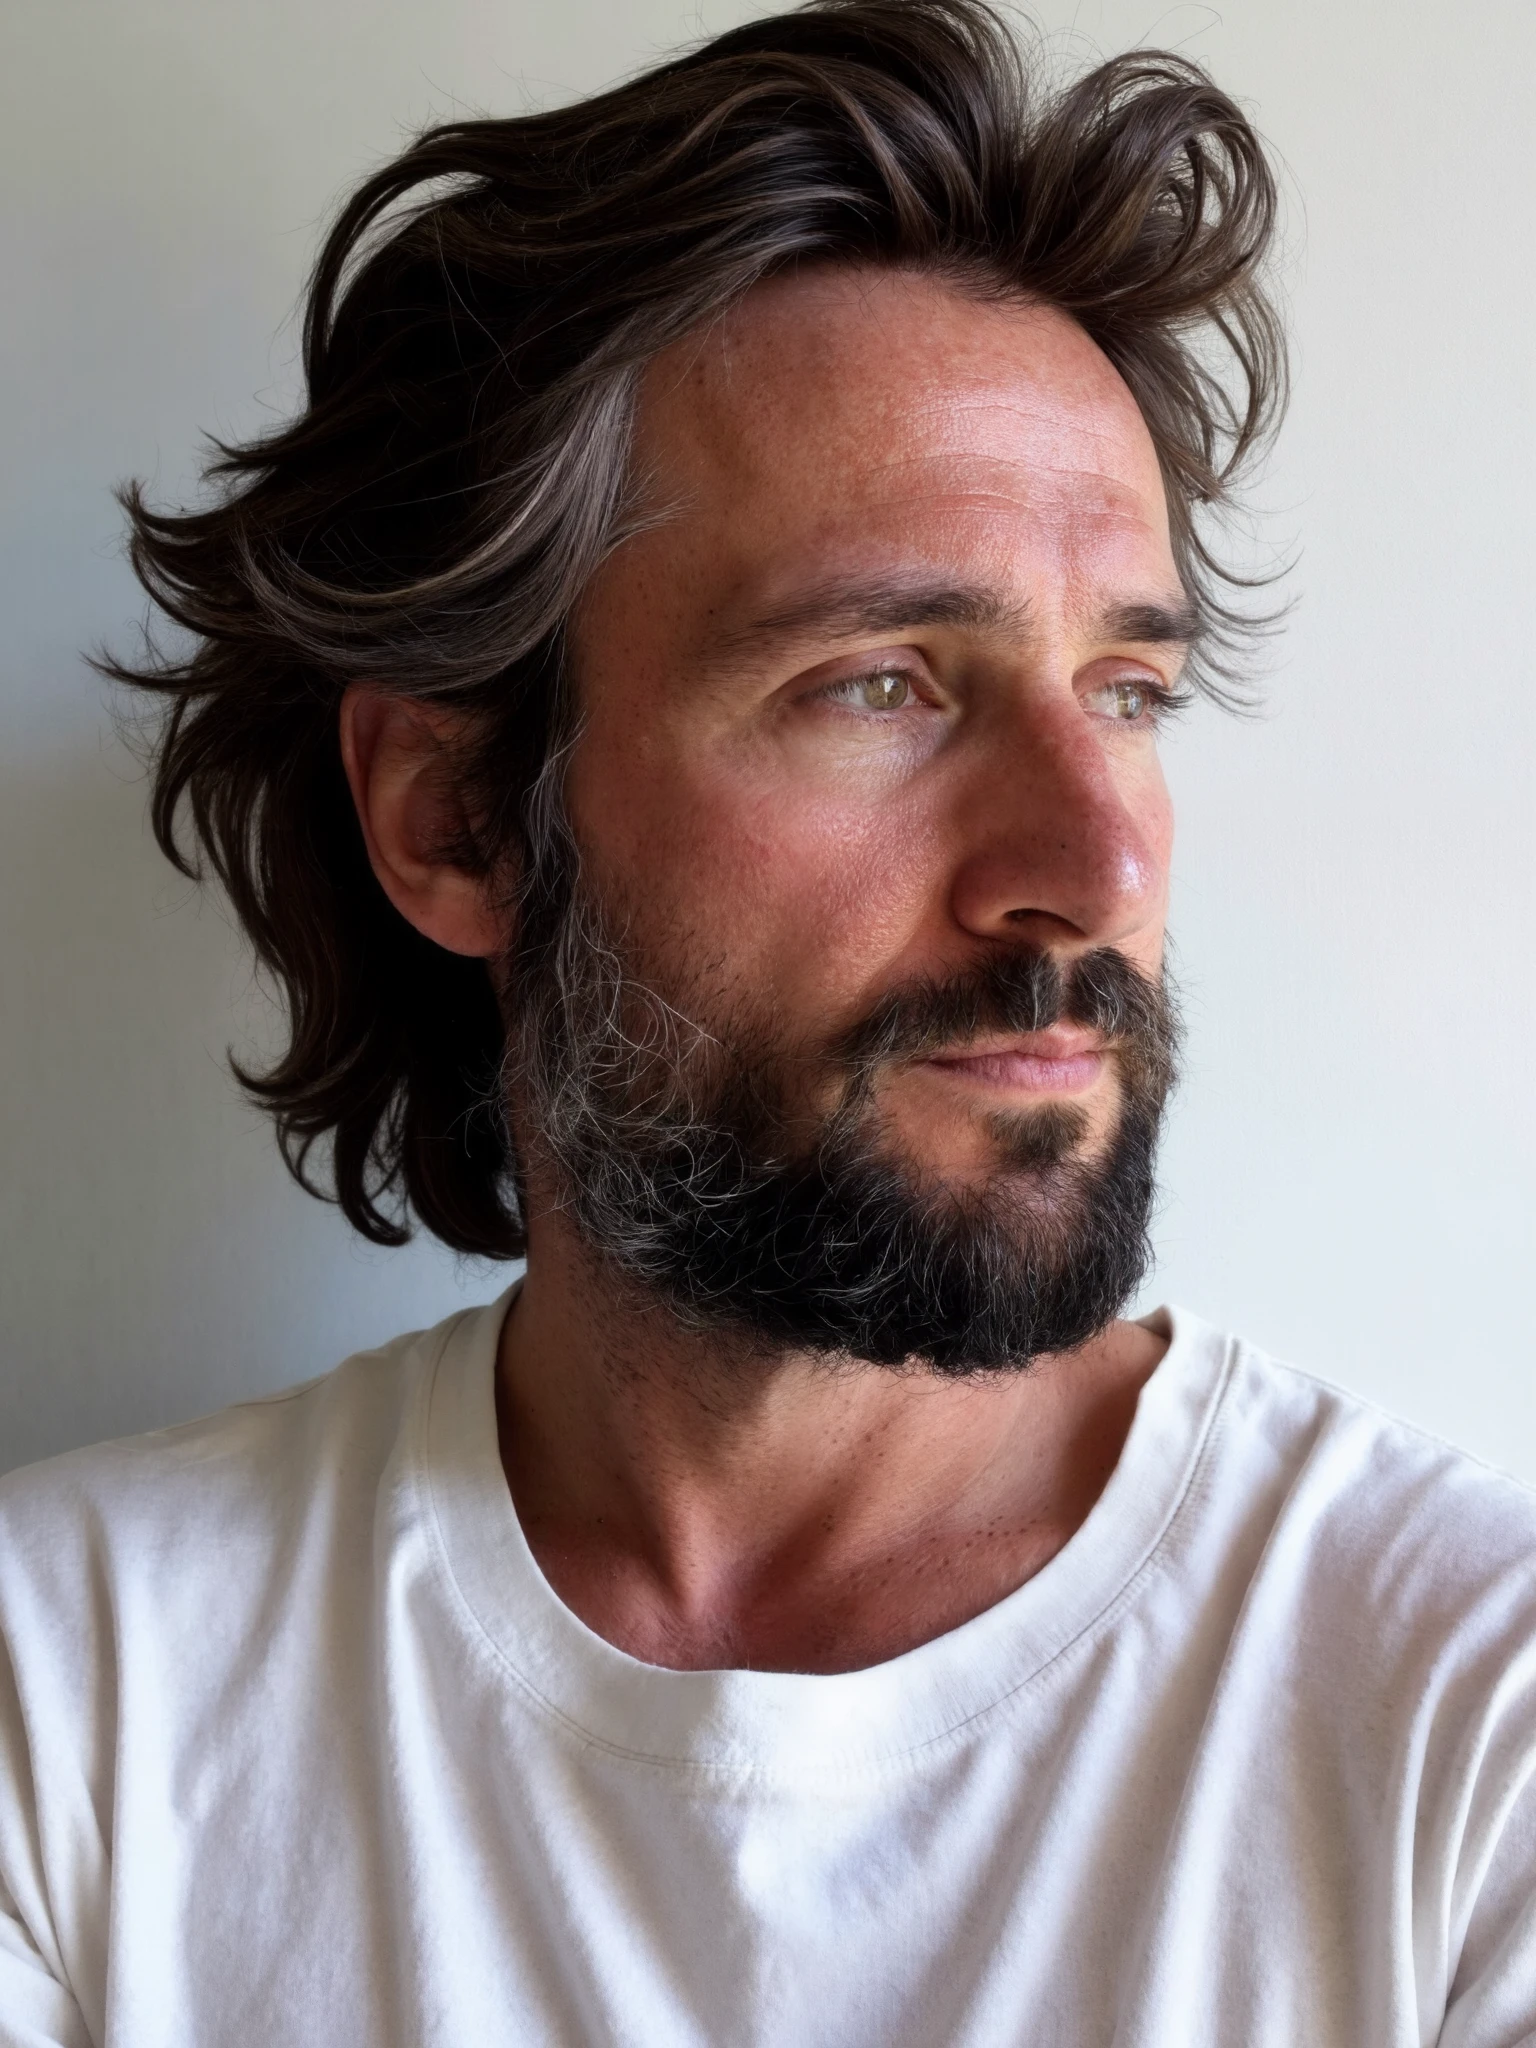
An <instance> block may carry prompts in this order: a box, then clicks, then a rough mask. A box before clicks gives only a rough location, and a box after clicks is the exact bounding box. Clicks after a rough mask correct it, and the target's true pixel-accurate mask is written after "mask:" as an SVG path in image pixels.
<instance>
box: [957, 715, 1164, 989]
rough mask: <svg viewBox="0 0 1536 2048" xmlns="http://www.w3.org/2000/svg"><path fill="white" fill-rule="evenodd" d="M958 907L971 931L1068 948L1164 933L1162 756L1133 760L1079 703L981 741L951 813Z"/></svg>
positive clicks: (1014, 722)
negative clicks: (956, 843)
mask: <svg viewBox="0 0 1536 2048" xmlns="http://www.w3.org/2000/svg"><path fill="white" fill-rule="evenodd" d="M955 815H956V828H957V831H958V833H959V835H960V843H961V846H962V848H963V853H962V857H961V861H960V864H959V867H958V869H957V871H956V874H955V880H954V886H953V894H952V910H953V914H954V916H955V918H956V920H957V922H958V923H959V924H960V925H962V926H963V927H964V928H965V929H966V930H967V931H969V932H972V933H975V934H976V935H977V936H979V937H984V938H989V939H1013V940H1027V941H1029V942H1030V943H1031V944H1035V945H1041V946H1048V947H1052V948H1057V949H1059V948H1061V947H1063V946H1066V947H1068V948H1070V949H1072V950H1077V949H1080V948H1081V949H1086V948H1088V947H1093V946H1121V945H1124V944H1125V943H1126V942H1127V941H1128V940H1130V939H1131V938H1132V937H1134V936H1135V935H1136V934H1138V933H1143V932H1146V931H1147V930H1148V929H1149V928H1151V927H1153V926H1157V927H1158V928H1159V929H1160V927H1161V921H1162V917H1163V911H1164V905H1165V902H1166V894H1167V871H1168V851H1169V840H1170V836H1171V835H1170V818H1169V806H1168V798H1167V792H1166V789H1165V787H1164V784H1163V780H1162V775H1161V772H1160V771H1159V770H1158V768H1157V766H1156V762H1155V757H1152V756H1151V755H1150V750H1149V751H1148V753H1147V754H1145V755H1141V754H1139V753H1138V754H1137V755H1136V756H1134V757H1127V756H1126V755H1124V754H1122V752H1121V751H1120V750H1117V749H1116V748H1115V747H1114V746H1113V744H1112V743H1108V742H1107V741H1106V737H1105V735H1104V733H1103V731H1102V729H1101V726H1100V721H1098V720H1096V719H1095V718H1093V717H1091V716H1090V715H1089V714H1088V713H1086V712H1085V711H1084V710H1083V708H1082V706H1081V704H1080V703H1079V702H1078V700H1077V698H1076V696H1075V695H1073V694H1072V693H1070V692H1062V693H1061V694H1060V696H1059V697H1055V698H1053V700H1052V701H1051V702H1050V703H1049V704H1044V705H1042V704H1038V703H1037V704H1034V705H1031V706H1029V707H1028V708H1027V709H1024V708H1020V709H1019V710H1018V711H1017V712H1016V714H1015V715H1014V716H1013V717H1012V719H1011V720H1010V723H1009V726H1008V729H1007V731H1006V733H1002V732H998V731H995V730H994V731H993V732H992V733H990V734H988V735H987V737H986V740H985V741H984V742H983V743H981V744H979V745H978V747H977V750H976V759H975V762H974V765H973V770H972V773H971V774H970V775H969V776H968V777H966V778H965V782H964V787H963V788H962V789H961V791H960V792H959V801H958V803H957V808H956V814H955Z"/></svg>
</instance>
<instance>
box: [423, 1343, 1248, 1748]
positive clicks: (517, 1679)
mask: <svg viewBox="0 0 1536 2048" xmlns="http://www.w3.org/2000/svg"><path fill="white" fill-rule="evenodd" d="M469 1313H473V1311H469ZM456 1327H457V1325H456V1324H455V1325H454V1328H456ZM452 1335H453V1329H452V1328H451V1329H450V1330H449V1331H448V1332H447V1333H445V1335H444V1338H443V1342H442V1344H441V1345H440V1346H439V1348H438V1351H437V1355H436V1357H435V1358H434V1359H433V1360H432V1361H431V1362H430V1364H429V1366H428V1369H427V1371H426V1372H425V1373H424V1374H423V1397H422V1405H421V1411H420V1416H419V1420H418V1430H419V1432H420V1434H419V1436H418V1440H417V1443H416V1445H415V1448H414V1453H413V1465H414V1469H413V1473H412V1478H413V1482H414V1483H415V1484H416V1486H417V1487H418V1488H419V1489H420V1490H421V1492H422V1495H423V1497H424V1505H425V1509H426V1520H427V1524H428V1529H429V1534H430V1539H431V1543H432V1547H433V1550H434V1552H435V1554H436V1558H437V1562H438V1565H439V1568H440V1569H441V1571H442V1573H443V1575H444V1577H445V1578H446V1580H447V1582H448V1585H449V1586H450V1588H451V1589H452V1593H453V1596H454V1599H455V1601H456V1603H457V1604H458V1606H459V1607H460V1608H461V1609H462V1611H463V1614H464V1616H465V1618H466V1619H467V1621H468V1623H469V1624H470V1631H471V1636H472V1639H473V1641H474V1643H475V1645H476V1648H477V1650H478V1651H479V1653H480V1654H481V1655H482V1656H483V1657H488V1658H489V1660H490V1662H491V1664H492V1666H493V1667H494V1669H495V1670H496V1671H498V1672H500V1673H502V1674H504V1675H505V1676H506V1677H509V1678H511V1679H512V1681H513V1682H514V1684H515V1685H516V1686H517V1688H518V1690H519V1691H520V1692H521V1693H523V1694H524V1695H525V1696H526V1697H527V1698H528V1699H529V1700H530V1701H531V1702H532V1704H533V1706H534V1707H535V1708H536V1709H537V1710H538V1711H539V1712H540V1713H541V1714H542V1715H543V1716H544V1717H545V1718H547V1719H548V1720H550V1721H552V1722H554V1723H555V1724H556V1725H557V1726H558V1727H559V1728H560V1729H561V1730H562V1731H564V1732H565V1733H566V1734H568V1735H570V1736H573V1737H574V1738H575V1739H576V1741H577V1743H578V1744H579V1745H580V1746H581V1747H582V1748H585V1749H596V1750H600V1751H602V1752H603V1753H604V1754H605V1755H608V1756H611V1757H613V1758H614V1759H615V1760H617V1761H619V1762H623V1763H635V1764H645V1765H648V1766H649V1767H650V1768H652V1769H654V1770H662V1771H670V1772H674V1773H677V1774H679V1775H681V1776H687V1777H693V1778H698V1779H704V1780H714V1781H719V1782H730V1783H732V1784H736V1785H742V1786H746V1785H751V1784H753V1783H782V1782H786V1781H790V1780H793V1779H811V1778H817V1777H825V1776H828V1775H831V1774H833V1773H840V1774H844V1775H846V1774H847V1773H848V1772H849V1771H858V1772H862V1773H867V1774H870V1775H874V1774H882V1773H888V1772H894V1771H896V1770H899V1769H901V1768H903V1767H906V1766H909V1765H910V1764H911V1763H912V1762H913V1761H914V1760H915V1759H917V1758H919V1757H921V1756H922V1755H923V1754H924V1752H926V1751H930V1750H933V1749H936V1748H938V1747H939V1746H940V1745H942V1744H945V1743H956V1742H959V1741H960V1740H962V1739H963V1738H964V1737H965V1736H966V1734H967V1733H968V1732H969V1731H971V1730H973V1729H974V1728H975V1726H976V1724H977V1723H978V1722H980V1721H983V1720H985V1719H986V1718H987V1716H989V1715H991V1714H994V1713H1000V1712H1001V1711H1003V1710H1004V1709H1005V1708H1007V1707H1009V1706H1010V1705H1012V1704H1014V1703H1015V1702H1017V1701H1018V1699H1019V1697H1020V1695H1021V1694H1023V1693H1025V1692H1026V1691H1027V1690H1028V1689H1029V1688H1030V1687H1031V1686H1033V1685H1035V1684H1037V1683H1038V1682H1039V1681H1040V1680H1041V1679H1043V1678H1044V1677H1045V1676H1046V1674H1047V1673H1048V1672H1050V1671H1052V1670H1053V1669H1054V1668H1055V1667H1056V1666H1057V1665H1058V1664H1059V1663H1060V1662H1061V1660H1062V1659H1063V1658H1064V1657H1065V1656H1067V1655H1068V1653H1069V1652H1070V1651H1072V1650H1073V1649H1075V1648H1076V1647H1077V1646H1078V1645H1079V1644H1080V1643H1082V1642H1084V1641H1085V1640H1087V1639H1089V1638H1091V1637H1092V1636H1094V1635H1095V1634H1097V1633H1100V1632H1102V1631H1103V1630H1104V1629H1105V1628H1107V1627H1109V1626H1111V1625H1112V1624H1113V1623H1114V1622H1115V1621H1116V1620H1118V1619H1119V1617H1120V1615H1121V1613H1122V1612H1123V1611H1124V1609H1125V1608H1126V1607H1127V1606H1128V1605H1129V1604H1130V1603H1131V1602H1132V1600H1133V1599H1134V1598H1135V1597H1137V1596H1138V1595H1139V1590H1140V1587H1141V1584H1142V1582H1143V1580H1144V1579H1145V1578H1146V1577H1147V1576H1148V1575H1149V1573H1150V1572H1151V1570H1152V1569H1153V1567H1154V1566H1155V1565H1156V1564H1157V1563H1158V1561H1159V1558H1160V1554H1161V1552H1162V1551H1163V1549H1164V1547H1165V1545H1166V1544H1167V1543H1168V1541H1169V1539H1170V1537H1171V1536H1172V1534H1173V1532H1174V1529H1175V1527H1176V1525H1177V1524H1178V1523H1179V1522H1180V1520H1181V1518H1182V1516H1183V1514H1184V1512H1185V1509H1186V1507H1187V1504H1188V1502H1189V1500H1190V1499H1191V1497H1192V1496H1193V1494H1194V1493H1195V1490H1196V1481H1197V1479H1198V1478H1199V1476H1200V1474H1201V1472H1202V1471H1203V1469H1204V1467H1205V1464H1206V1460H1207V1457H1208V1455H1209V1451H1210V1445H1211V1442H1212V1439H1213V1438H1214V1436H1215V1433H1216V1427H1217V1422H1218V1419H1219V1418H1220V1416H1221V1414H1222V1412H1223V1410H1224V1409H1225V1407H1226V1404H1227V1399H1228V1396H1229V1394H1230V1391H1231V1386H1232V1379H1233V1368H1234V1365H1235V1363H1236V1359H1237V1356H1238V1354H1239V1351H1240V1350H1241V1348H1242V1347H1241V1344H1240V1342H1239V1340H1238V1339H1236V1338H1234V1337H1232V1336H1224V1337H1223V1339H1222V1342H1223V1346H1224V1354H1223V1357H1222V1361H1221V1365H1220V1368H1219V1371H1218V1375H1217V1383H1216V1386H1215V1388H1214V1390H1213V1392H1212V1394H1211V1397H1210V1399H1209V1401H1208V1403H1207V1406H1206V1412H1205V1415H1204V1417H1203V1418H1202V1422H1201V1428H1200V1433H1199V1436H1198V1438H1197V1440H1196V1442H1195V1444H1194V1446H1193V1448H1192V1450H1191V1452H1190V1455H1189V1461H1188V1465H1187V1468H1186V1470H1185V1472H1184V1476H1183V1478H1182V1480H1181V1482H1180V1484H1179V1486H1178V1488H1177V1490H1176V1491H1175V1494H1174V1497H1173V1499H1172V1501H1171V1502H1170V1503H1169V1506H1168V1511H1167V1513H1166V1515H1165V1516H1164V1518H1163V1520H1162V1522H1161V1524H1160V1525H1159V1527H1158V1528H1157V1530H1156V1532H1155V1533H1154V1535H1153V1536H1152V1537H1151V1538H1150V1540H1149V1541H1148V1543H1147V1546H1146V1548H1145V1550H1144V1551H1143V1552H1142V1554H1141V1556H1140V1557H1139V1558H1138V1559H1137V1561H1136V1563H1135V1564H1134V1565H1133V1566H1132V1568H1131V1570H1130V1572H1129V1573H1128V1574H1127V1575H1126V1578H1125V1580H1124V1581H1123V1583H1122V1584H1121V1585H1120V1586H1119V1588H1118V1589H1117V1590H1116V1591H1115V1592H1114V1593H1113V1594H1112V1595H1111V1596H1110V1598H1109V1599H1108V1600H1107V1601H1106V1602H1105V1603H1104V1605H1103V1606H1102V1607H1101V1608H1100V1609H1099V1610H1098V1611H1097V1612H1096V1613H1095V1614H1093V1615H1091V1616H1090V1617H1089V1618H1088V1619H1087V1620H1086V1621H1084V1622H1083V1624H1082V1625H1081V1627H1079V1628H1077V1629H1075V1630H1074V1631H1073V1632H1072V1634H1071V1635H1070V1636H1068V1637H1067V1639H1066V1640H1065V1641H1064V1642H1062V1643H1059V1644H1057V1646H1056V1648H1055V1649H1054V1650H1052V1651H1051V1652H1050V1654H1049V1655H1048V1656H1047V1657H1045V1658H1044V1659H1043V1660H1042V1661H1041V1662H1040V1663H1039V1664H1037V1665H1036V1666H1035V1667H1034V1669H1033V1670H1031V1671H1029V1672H1028V1673H1027V1674H1026V1675H1025V1676H1024V1677H1023V1678H1021V1679H1019V1680H1018V1682H1017V1683H1016V1684H1014V1685H1011V1686H1009V1687H1008V1689H1007V1690H1006V1691H1005V1692H1002V1693H1000V1694H998V1696H997V1697H996V1698H995V1699H992V1700H989V1701H988V1702H987V1703H986V1705H985V1706H981V1707H978V1708H976V1709H975V1711H974V1712H972V1713H969V1714H966V1715H964V1716H963V1717H962V1718H961V1719H960V1720H958V1721H955V1722H953V1723H951V1724H950V1725H949V1726H948V1727H945V1728H941V1729H938V1730H936V1731H935V1732H934V1733H933V1734H931V1735H927V1736H924V1737H923V1738H922V1739H921V1740H920V1741H917V1742H914V1743H911V1744H909V1745H908V1746H907V1747H905V1748H903V1749H900V1750H896V1751H892V1752H889V1753H886V1754H883V1755H879V1756H864V1757H860V1756H858V1755H857V1754H856V1753H852V1754H850V1753H843V1754H840V1755H837V1756H833V1757H830V1758H828V1759H827V1761H826V1762H825V1763H822V1764H818V1765H814V1766H807V1767H805V1768H803V1769H801V1770H798V1771H782V1770H777V1769H774V1768H771V1767H767V1766H763V1765H754V1764H731V1763H704V1762H701V1761H699V1760H697V1759H695V1758H687V1757H670V1756H657V1755H655V1754H653V1753H652V1752H650V1751H648V1750H640V1749H631V1748H629V1747H628V1746H627V1745H625V1744H623V1743H617V1742H614V1741H612V1740H611V1739H610V1738H609V1737H607V1736H604V1735H599V1734H597V1733H595V1731H593V1730H592V1729H590V1728H586V1727H583V1725H582V1724H581V1722H579V1721H577V1720H575V1719H574V1718H573V1717H572V1716H571V1715H570V1714H568V1713H567V1712H566V1711H565V1709H564V1708H563V1707H561V1706H559V1705H557V1704H556V1702H555V1701H554V1700H552V1699H550V1698H549V1696H548V1695H547V1694H546V1693H545V1692H544V1691H543V1690H542V1689H541V1688H540V1687H539V1686H538V1685H537V1684H536V1683H535V1682H534V1680H533V1679H532V1678H531V1677H530V1676H529V1675H528V1673H527V1672H525V1671H524V1670H523V1669H522V1668H521V1667H520V1666H519V1665H518V1664H517V1663H516V1662H515V1661H514V1659H513V1658H512V1656H511V1654H510V1653H509V1651H508V1650H507V1649H506V1648H505V1647H504V1646H503V1645H502V1644H501V1643H500V1642H499V1641H498V1640H497V1638H496V1636H495V1635H494V1634H493V1633H492V1631H491V1630H490V1629H489V1628H488V1627H487V1625H486V1623H485V1622H484V1620H483V1619H482V1618H481V1616H480V1613H479V1611H478V1609H477V1608H476V1606H475V1603H474V1602H473V1601H472V1600H471V1599H470V1597H469V1595H468V1594H467V1593H466V1592H465V1590H464V1587H463V1585H462V1583H461V1581H460V1579H459V1575H458V1572H457V1570H456V1568H455V1566H454V1563H453V1558H452V1555H451V1553H450V1550H449V1546H448V1542H447V1538H446V1536H445V1534H444V1531H443V1527H442V1520H441V1516H440V1514H439V1511H438V1504H437V1495H436V1490H435V1488H434V1486H433V1483H432V1461H431V1457H430V1455H429V1448H428V1438H429V1435H430V1416H431V1410H432V1402H433V1397H434V1392H435V1388H436V1384H437V1379H438V1375H439V1374H440V1372H441V1371H442V1367H443V1361H444V1359H445V1357H446V1354H447V1348H448V1342H449V1339H450V1337H451V1336H452ZM513 1512H514V1513H515V1512H516V1510H515V1508H514V1509H513ZM1025 1583H1026V1584H1027V1583H1028V1582H1027V1581H1026V1582H1025Z"/></svg>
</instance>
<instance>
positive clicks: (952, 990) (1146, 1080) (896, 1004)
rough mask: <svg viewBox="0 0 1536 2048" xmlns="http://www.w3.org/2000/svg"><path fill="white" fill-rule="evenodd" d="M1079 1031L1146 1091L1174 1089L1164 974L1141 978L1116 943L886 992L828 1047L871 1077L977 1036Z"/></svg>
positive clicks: (1014, 955)
mask: <svg viewBox="0 0 1536 2048" xmlns="http://www.w3.org/2000/svg"><path fill="white" fill-rule="evenodd" d="M1063 1023H1065V1024H1077V1025H1081V1026H1082V1027H1083V1028H1084V1029H1085V1030H1091V1031H1095V1032H1097V1033H1098V1034H1099V1035H1100V1036H1101V1037H1102V1038H1103V1039H1104V1040H1105V1041H1106V1043H1107V1044H1108V1045H1109V1046H1110V1047H1111V1048H1112V1049H1113V1050H1115V1051H1116V1052H1118V1053H1120V1054H1121V1056H1122V1058H1123V1060H1125V1061H1126V1062H1128V1063H1129V1064H1130V1065H1131V1067H1132V1068H1133V1069H1134V1070H1135V1074H1136V1078H1137V1079H1139V1081H1140V1083H1141V1085H1142V1086H1143V1087H1151V1088H1155V1089H1156V1090H1158V1091H1159V1092H1162V1093H1166V1091H1167V1090H1168V1089H1169V1088H1170V1087H1171V1086H1172V1085H1173V1080H1174V1076H1175V1072H1176V1068H1177V1058H1178V1048H1179V1024H1178V1016H1177V1012H1176V1009H1175V1006H1174V1002H1173V999H1172V995H1171V993H1170V990H1169V986H1168V978H1167V975H1166V973H1165V974H1163V975H1162V976H1160V977H1158V978H1157V979H1155V980H1154V979H1153V978H1152V977H1151V976H1150V975H1147V974H1144V973H1143V972H1142V971H1141V969H1140V968H1138V967H1136V966H1134V965H1133V964H1132V963H1131V962H1130V961H1129V960H1128V959H1127V958H1126V957H1125V955H1124V954H1123V953H1121V952H1118V951H1117V950H1116V949H1115V948H1114V947H1113V946H1098V947H1095V948H1094V949H1093V950H1092V951H1090V952H1087V953H1082V954H1079V955H1078V956H1077V957H1076V958H1075V959H1070V960H1067V961H1062V960H1061V959H1059V958H1058V957H1057V955H1056V954H1054V953H1051V952H1048V951H1047V950H1046V949H1045V948H1044V947H1019V948H1018V949H1017V950H1015V951H1012V952H1009V953H1004V954H998V955H996V956H995V957H994V958H992V959H987V960H980V961H978V962H976V964H975V965H974V966H972V967H969V968H964V969H961V970H960V971H959V972H957V973H955V974H950V975H945V976H942V977H938V976H926V977H923V978H922V979H919V980H914V981H909V982H906V983H903V984H902V985H901V986H900V987H897V988H893V989H889V990H887V991H886V993H885V994H884V995H883V996H881V997H880V999H879V1000H878V1001H877V1002H876V1003H875V1004H874V1006H873V1008H872V1009H871V1010H870V1011H869V1013H868V1015H867V1016H865V1017H863V1018H862V1019H861V1020H860V1021H859V1022H858V1023H857V1024H856V1025H854V1027H853V1028H852V1030H850V1031H849V1032H847V1033H846V1034H845V1035H844V1036H843V1038H842V1039H841V1040H840V1041H839V1042H838V1043H837V1045H836V1046H835V1047H834V1048H833V1052H834V1057H835V1058H837V1059H838V1060H840V1061H842V1062H844V1063H846V1064H847V1065H848V1066H850V1067H853V1068H854V1069H855V1070H858V1071H862V1072H865V1073H868V1072H869V1071H870V1070H872V1069H873V1068H875V1067H878V1066H880V1065H882V1064H883V1063H885V1062H886V1061H891V1060H913V1059H925V1058H928V1057H930V1056H931V1055H932V1054H934V1053H937V1052H942V1051H944V1050H946V1049H948V1050H952V1049H953V1048H954V1047H955V1046H957V1045H964V1044H965V1043H966V1042H967V1041H968V1040H970V1039H974V1038H979V1037H980V1036H981V1034H982V1033H983V1032H989V1031H1008V1032H1020V1033H1023V1032H1027V1031H1048V1030H1049V1029H1050V1028H1051V1026H1052V1025H1053V1024H1063Z"/></svg>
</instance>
